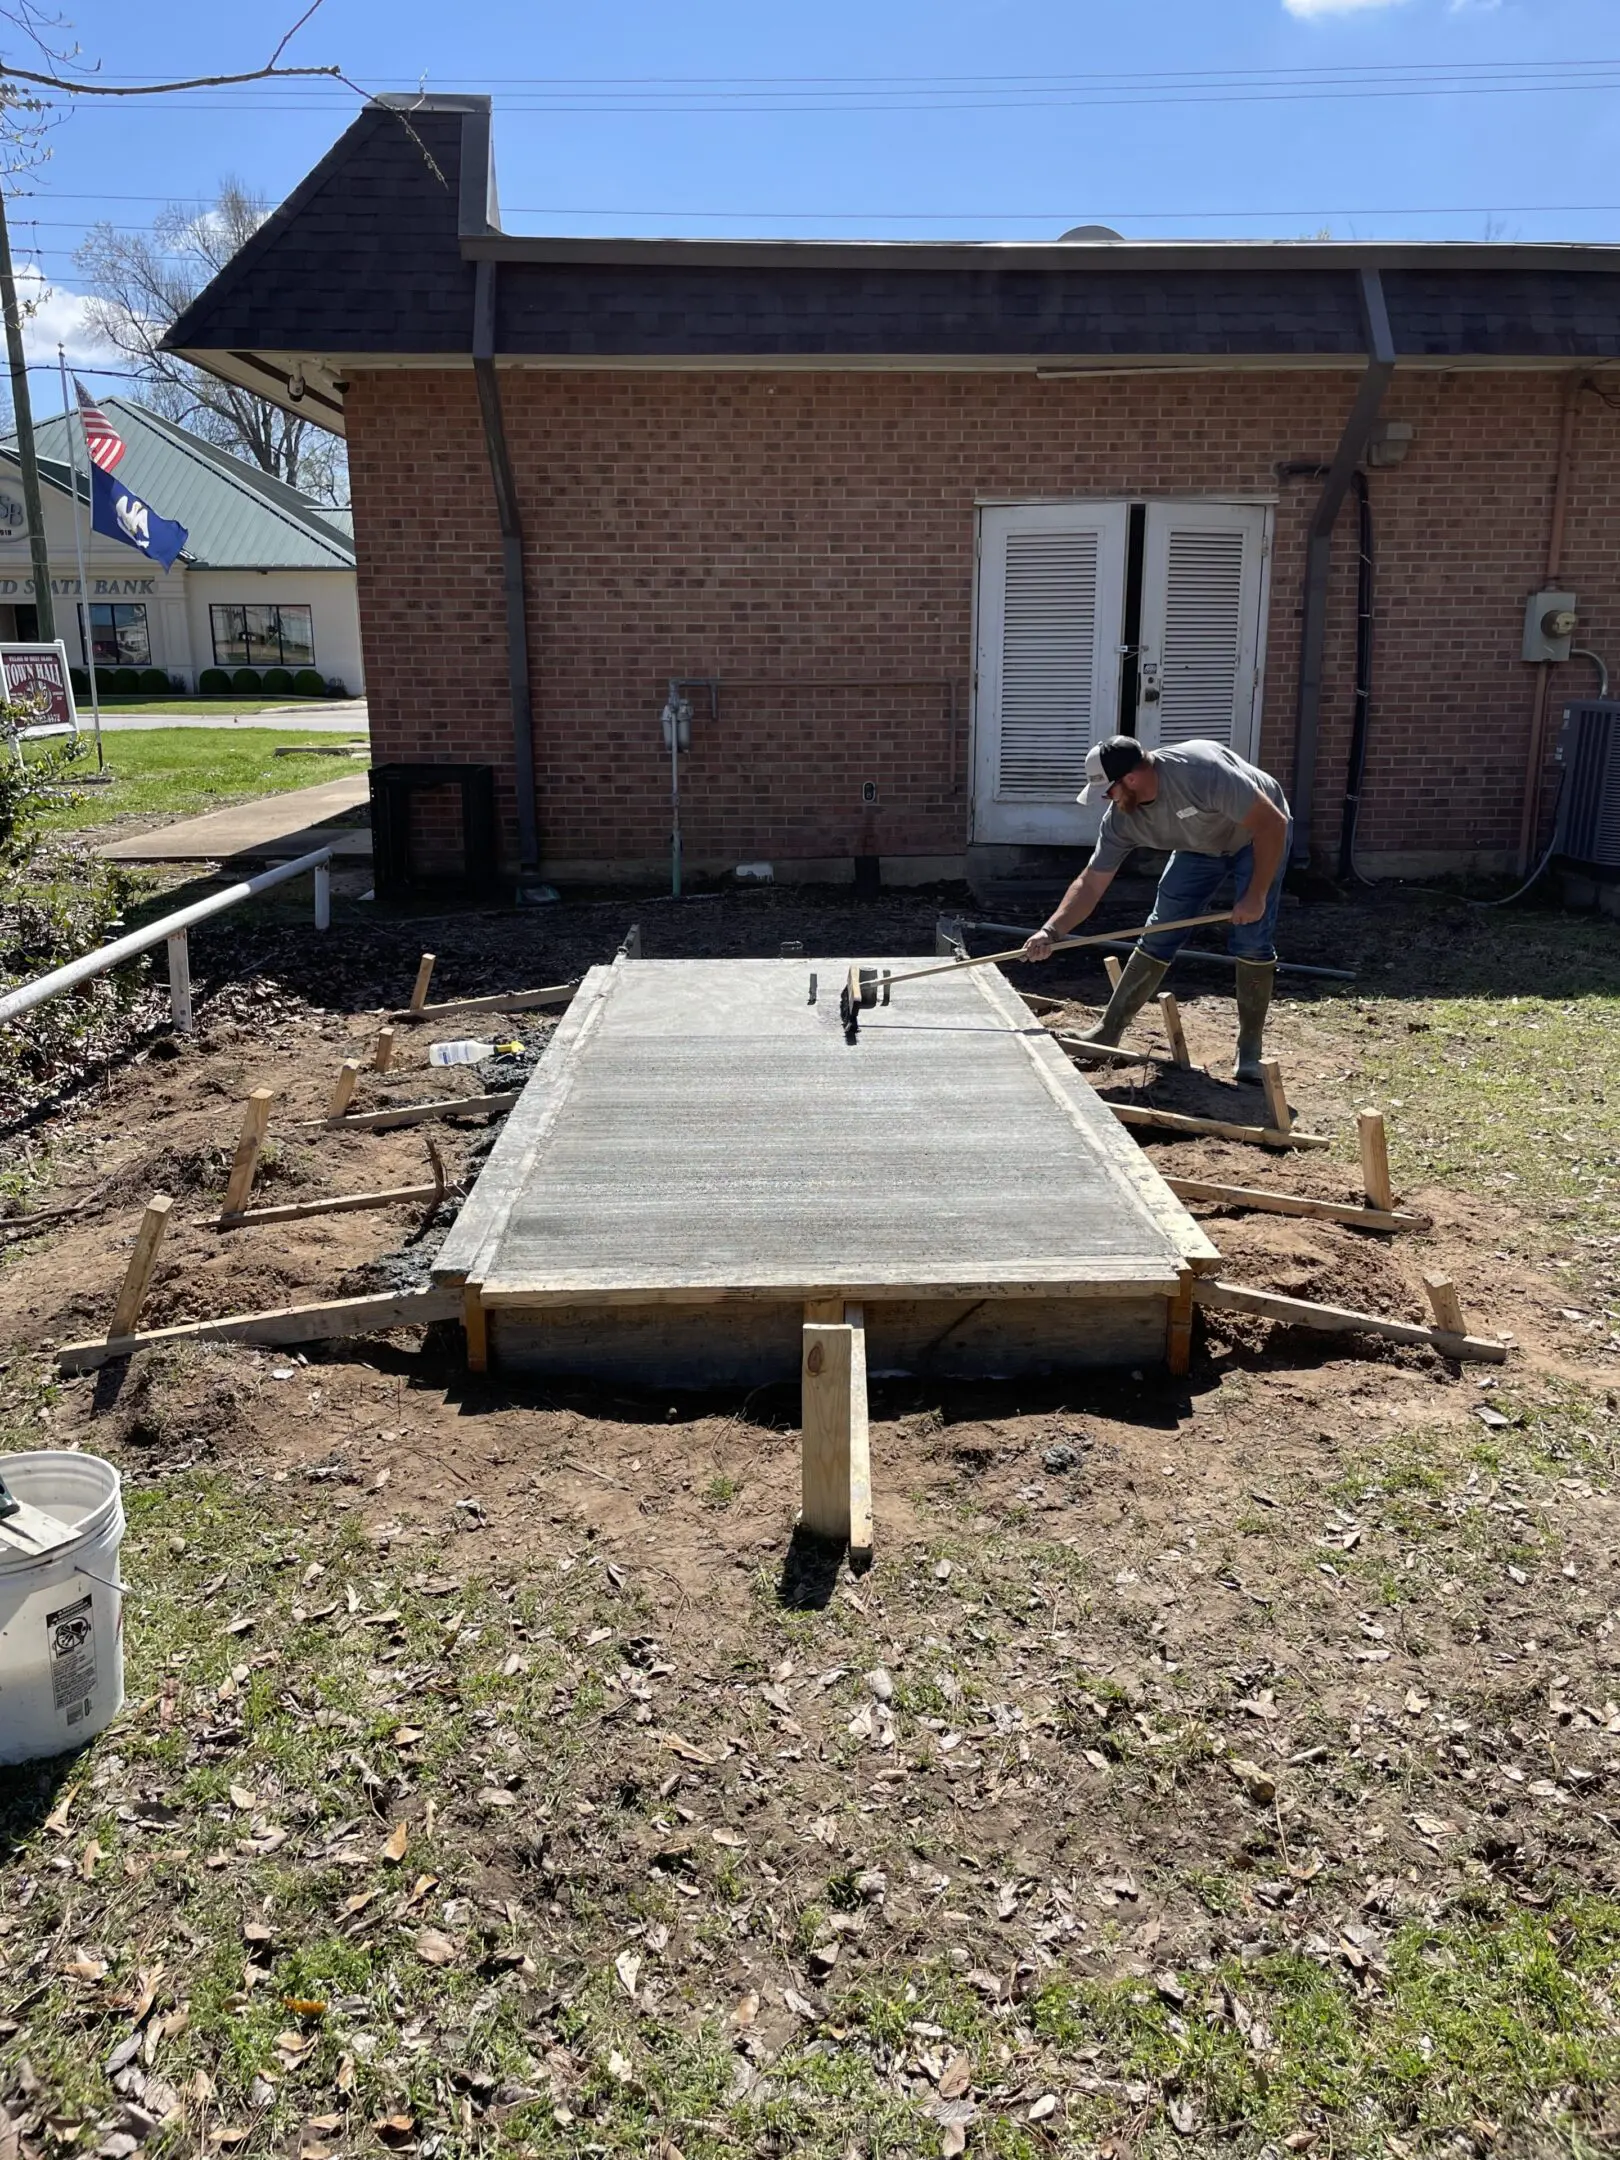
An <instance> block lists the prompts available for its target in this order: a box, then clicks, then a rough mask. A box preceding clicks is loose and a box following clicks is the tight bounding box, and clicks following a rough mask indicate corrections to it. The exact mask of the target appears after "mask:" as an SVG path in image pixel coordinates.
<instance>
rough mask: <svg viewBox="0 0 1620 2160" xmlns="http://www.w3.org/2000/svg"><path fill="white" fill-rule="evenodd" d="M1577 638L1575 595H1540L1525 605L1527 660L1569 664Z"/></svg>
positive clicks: (1541, 593) (1537, 594) (1552, 593)
mask: <svg viewBox="0 0 1620 2160" xmlns="http://www.w3.org/2000/svg"><path fill="white" fill-rule="evenodd" d="M1574 635H1575V595H1574V594H1573V593H1572V592H1536V593H1532V594H1531V595H1530V597H1529V599H1528V600H1527V601H1526V602H1525V603H1524V653H1523V655H1522V657H1523V658H1524V659H1526V660H1567V659H1568V658H1569V647H1570V640H1571V639H1572V638H1573V637H1574Z"/></svg>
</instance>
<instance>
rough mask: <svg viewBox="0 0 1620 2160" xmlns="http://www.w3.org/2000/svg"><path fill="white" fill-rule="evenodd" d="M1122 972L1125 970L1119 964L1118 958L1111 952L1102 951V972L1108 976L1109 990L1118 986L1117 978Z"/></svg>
mask: <svg viewBox="0 0 1620 2160" xmlns="http://www.w3.org/2000/svg"><path fill="white" fill-rule="evenodd" d="M1124 972H1125V970H1124V969H1123V968H1122V967H1121V966H1120V964H1119V961H1118V959H1117V958H1116V957H1115V955H1114V954H1113V953H1104V955H1103V973H1104V974H1105V975H1106V976H1107V977H1108V987H1109V989H1110V990H1117V989H1118V988H1119V978H1120V977H1121V976H1122V975H1123V974H1124Z"/></svg>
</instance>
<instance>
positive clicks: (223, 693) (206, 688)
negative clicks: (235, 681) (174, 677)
mask: <svg viewBox="0 0 1620 2160" xmlns="http://www.w3.org/2000/svg"><path fill="white" fill-rule="evenodd" d="M230 694H231V678H230V677H229V676H228V675H227V674H226V672H225V670H224V669H223V668H222V667H205V668H204V669H203V671H202V673H201V674H200V675H199V676H198V677H197V695H198V696H199V697H229V696H230Z"/></svg>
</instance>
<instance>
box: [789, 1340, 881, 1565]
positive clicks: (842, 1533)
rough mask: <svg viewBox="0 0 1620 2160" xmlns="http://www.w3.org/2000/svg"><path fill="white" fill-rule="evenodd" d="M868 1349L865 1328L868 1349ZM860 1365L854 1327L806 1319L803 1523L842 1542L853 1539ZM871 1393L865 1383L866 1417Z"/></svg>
mask: <svg viewBox="0 0 1620 2160" xmlns="http://www.w3.org/2000/svg"><path fill="white" fill-rule="evenodd" d="M864 1348H865V1331H864V1329H863V1330H862V1349H863V1351H864ZM863 1363H864V1359H863ZM854 1368H855V1330H854V1329H853V1328H852V1327H849V1326H848V1325H840V1326H836V1327H833V1326H828V1325H826V1324H825V1323H823V1322H820V1321H808V1322H806V1324H805V1329H804V1357H803V1364H802V1367H801V1375H800V1377H801V1390H802V1392H801V1401H802V1412H801V1417H802V1423H803V1428H804V1435H803V1442H802V1448H803V1460H802V1466H801V1486H800V1490H801V1505H800V1509H799V1522H800V1526H801V1528H803V1529H805V1530H807V1531H809V1532H810V1534H811V1535H812V1536H813V1537H823V1538H831V1539H834V1540H835V1541H836V1542H837V1543H838V1544H840V1545H844V1544H847V1543H848V1542H849V1536H850V1528H851V1525H850V1513H849V1504H850V1473H851V1468H852V1463H851V1441H852V1439H853V1430H852V1428H853V1425H854V1419H853V1416H852V1406H853V1383H854V1378H855V1370H854ZM864 1378H865V1375H864V1373H863V1374H862V1379H863V1380H864ZM865 1394H866V1390H865V1388H864V1386H863V1388H862V1390H861V1395H862V1411H863V1422H864V1409H865Z"/></svg>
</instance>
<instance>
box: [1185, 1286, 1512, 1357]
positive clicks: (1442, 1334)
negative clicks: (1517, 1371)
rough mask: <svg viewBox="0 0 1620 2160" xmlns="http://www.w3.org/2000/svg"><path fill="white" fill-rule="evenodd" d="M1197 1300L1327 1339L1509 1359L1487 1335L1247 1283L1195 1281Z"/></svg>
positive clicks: (1504, 1347) (1502, 1347) (1501, 1345)
mask: <svg viewBox="0 0 1620 2160" xmlns="http://www.w3.org/2000/svg"><path fill="white" fill-rule="evenodd" d="M1193 1301H1194V1303H1195V1304H1198V1305H1207V1306H1210V1307H1212V1308H1213V1309H1215V1310H1216V1311H1219V1312H1241V1313H1253V1314H1255V1315H1256V1316H1257V1317H1258V1318H1259V1319H1262V1320H1281V1321H1284V1322H1285V1323H1286V1324H1287V1325H1288V1326H1290V1327H1304V1328H1314V1329H1315V1330H1316V1331H1317V1333H1318V1334H1323V1335H1377V1336H1381V1337H1382V1338H1383V1340H1384V1341H1386V1342H1400V1343H1426V1344H1427V1345H1428V1346H1429V1347H1430V1348H1431V1349H1434V1350H1438V1351H1439V1352H1440V1354H1441V1355H1442V1357H1450V1358H1458V1359H1461V1360H1464V1361H1465V1362H1472V1363H1474V1364H1480V1365H1500V1364H1502V1363H1503V1362H1504V1361H1505V1360H1506V1358H1507V1345H1506V1343H1499V1342H1491V1341H1489V1340H1487V1339H1486V1338H1485V1337H1483V1336H1479V1335H1465V1334H1463V1333H1461V1332H1460V1331H1457V1332H1453V1331H1452V1330H1451V1329H1449V1328H1427V1327H1418V1326H1417V1325H1415V1324H1414V1323H1413V1322H1412V1321H1410V1320H1383V1319H1380V1318H1379V1317H1378V1315H1377V1314H1375V1313H1360V1312H1347V1311H1346V1310H1345V1309H1344V1307H1343V1306H1340V1305H1313V1304H1312V1303H1310V1302H1309V1300H1307V1299H1305V1298H1291V1297H1279V1296H1278V1295H1277V1294H1276V1293H1275V1292H1274V1291H1271V1290H1249V1289H1245V1288H1244V1286H1243V1285H1242V1284H1241V1283H1229V1282H1216V1281H1214V1280H1213V1279H1212V1278H1211V1277H1209V1276H1207V1275H1204V1276H1199V1277H1198V1278H1197V1280H1196V1281H1195V1282H1194V1285H1193Z"/></svg>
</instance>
